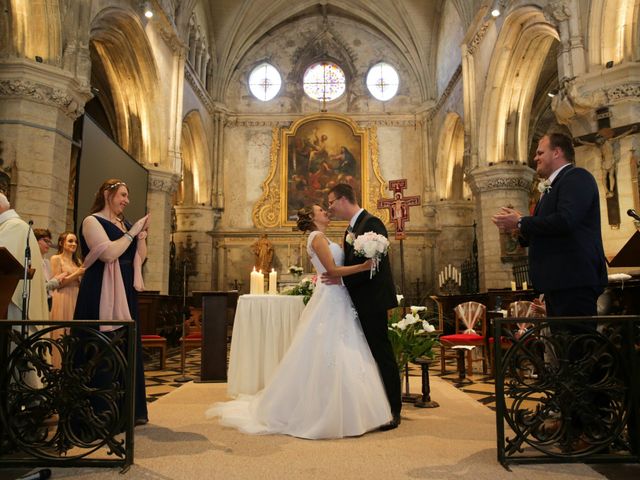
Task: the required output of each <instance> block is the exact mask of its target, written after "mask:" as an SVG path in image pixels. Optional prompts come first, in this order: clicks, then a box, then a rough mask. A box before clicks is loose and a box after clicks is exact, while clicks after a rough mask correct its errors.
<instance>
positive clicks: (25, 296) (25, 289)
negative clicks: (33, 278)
mask: <svg viewBox="0 0 640 480" xmlns="http://www.w3.org/2000/svg"><path fill="white" fill-rule="evenodd" d="M32 225H33V220H29V229H28V230H27V246H26V247H25V249H24V274H23V278H22V320H27V316H28V315H27V313H28V312H27V307H28V305H29V293H30V287H31V282H30V280H29V270H30V269H31V246H30V245H29V237H30V236H31V227H32ZM26 332H27V327H26V325H22V335H25V334H26Z"/></svg>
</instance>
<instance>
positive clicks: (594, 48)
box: [588, 0, 640, 66]
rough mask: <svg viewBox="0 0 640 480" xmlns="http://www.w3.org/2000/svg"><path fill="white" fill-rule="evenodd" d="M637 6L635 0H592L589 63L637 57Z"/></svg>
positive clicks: (639, 41)
mask: <svg viewBox="0 0 640 480" xmlns="http://www.w3.org/2000/svg"><path fill="white" fill-rule="evenodd" d="M639 17H640V5H639V4H638V2H637V1H634V0H592V2H591V9H590V15H589V29H588V32H589V65H591V66H595V65H604V64H605V63H607V62H609V61H613V62H614V63H620V62H622V61H623V60H627V61H634V60H638V58H639V54H638V49H640V27H638V21H639V20H640V18H639Z"/></svg>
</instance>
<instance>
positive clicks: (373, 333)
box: [360, 310, 402, 416]
mask: <svg viewBox="0 0 640 480" xmlns="http://www.w3.org/2000/svg"><path fill="white" fill-rule="evenodd" d="M360 324H361V325H362V331H363V332H364V336H365V337H366V339H367V343H368V344H369V349H370V350H371V354H372V355H373V358H374V360H375V361H376V363H377V364H378V370H380V376H381V377H382V383H383V384H384V389H385V392H386V394H387V398H388V399H389V405H390V407H391V413H392V414H393V415H394V416H397V415H400V410H401V409H402V398H401V395H402V393H401V385H400V372H399V371H398V364H397V363H396V357H395V355H394V354H393V348H392V347H391V342H390V341H389V336H388V335H389V334H388V327H387V312H386V310H385V311H384V312H383V313H378V314H376V315H375V318H371V317H369V318H366V317H365V318H362V317H360Z"/></svg>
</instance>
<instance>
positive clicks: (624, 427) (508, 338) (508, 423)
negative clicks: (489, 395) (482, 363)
mask: <svg viewBox="0 0 640 480" xmlns="http://www.w3.org/2000/svg"><path fill="white" fill-rule="evenodd" d="M518 323H520V326H517V325H518ZM525 324H528V325H525ZM523 327H526V331H525V330H524V329H523ZM523 332H524V333H523ZM639 332H640V317H638V316H626V317H622V316H620V317H613V316H612V317H582V318H540V319H533V318H520V319H514V318H506V319H494V328H493V339H494V340H495V339H500V340H499V341H498V340H496V341H494V345H495V346H496V348H495V377H496V387H495V388H496V426H497V441H498V461H499V462H500V463H501V464H502V465H503V466H505V467H506V468H508V465H509V464H510V463H551V462H584V463H592V462H614V461H622V462H637V461H640V456H639V455H640V436H639V431H640V418H639V415H638V413H639V412H640V410H639V407H640V401H639V392H640V384H639V383H638V379H639V377H638V374H639V373H640V370H639V369H638V365H639V363H638V355H639V350H638V347H639V346H640V333H639ZM499 345H501V346H502V348H498V346H499ZM503 349H504V352H503Z"/></svg>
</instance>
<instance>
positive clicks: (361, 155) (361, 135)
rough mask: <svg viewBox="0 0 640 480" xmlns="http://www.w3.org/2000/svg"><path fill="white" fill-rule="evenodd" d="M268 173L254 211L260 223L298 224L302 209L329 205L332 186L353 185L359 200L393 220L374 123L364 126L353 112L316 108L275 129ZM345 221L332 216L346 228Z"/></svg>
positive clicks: (336, 224)
mask: <svg viewBox="0 0 640 480" xmlns="http://www.w3.org/2000/svg"><path fill="white" fill-rule="evenodd" d="M269 159H270V160H269V162H270V163H269V173H268V175H267V177H266V178H265V180H264V181H263V182H262V195H261V197H260V199H259V200H258V201H257V202H256V203H255V205H254V207H253V212H252V215H251V216H252V219H253V223H254V225H255V226H256V228H259V229H270V228H276V227H287V228H290V227H294V226H295V224H296V220H297V213H298V210H299V209H300V208H302V207H304V206H307V205H312V204H314V203H318V204H320V205H324V206H326V203H327V196H328V194H329V190H330V189H331V187H333V186H334V185H336V184H338V183H347V184H349V185H351V186H353V188H354V190H355V192H356V199H357V200H358V202H359V204H360V205H361V206H362V207H363V208H365V209H367V210H369V211H370V212H371V213H373V214H374V215H377V216H378V217H380V218H381V219H382V221H384V222H387V221H388V220H389V210H388V209H387V208H383V209H382V210H379V209H378V207H377V201H378V200H379V199H380V198H383V197H384V196H385V181H384V179H383V178H382V175H381V174H380V165H379V164H378V135H377V129H376V127H375V126H372V127H359V126H358V125H357V124H356V123H355V122H354V121H353V120H351V119H350V118H349V117H346V116H343V115H339V114H333V113H317V114H313V115H309V116H307V117H305V118H301V119H299V120H296V121H295V122H293V124H292V125H291V126H290V127H274V128H273V129H272V131H271V150H270V153H269ZM345 223H346V222H333V223H332V225H333V226H334V227H335V228H337V229H340V228H344V224H345Z"/></svg>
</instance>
